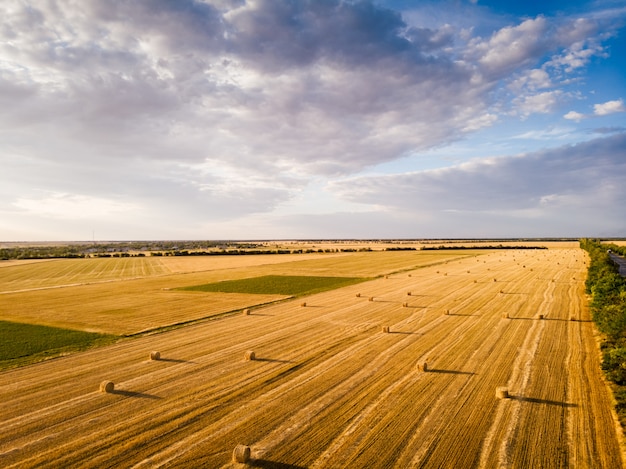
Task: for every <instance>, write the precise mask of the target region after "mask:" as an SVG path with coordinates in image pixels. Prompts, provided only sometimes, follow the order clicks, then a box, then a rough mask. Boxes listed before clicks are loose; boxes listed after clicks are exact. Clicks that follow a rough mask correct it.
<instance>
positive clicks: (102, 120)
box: [0, 0, 617, 229]
mask: <svg viewBox="0 0 626 469" xmlns="http://www.w3.org/2000/svg"><path fill="white" fill-rule="evenodd" d="M464 8H465V10H463V11H464V12H470V10H471V12H473V13H471V14H472V15H474V16H472V17H471V20H472V21H470V23H472V22H474V19H476V20H477V21H478V20H480V18H477V17H476V15H479V14H481V13H480V12H485V11H486V9H484V8H482V7H480V8H478V7H474V6H467V5H466V6H465V7H464ZM436 9H438V10H439V11H441V10H442V9H441V8H440V7H439V6H437V7H436ZM444 13H445V12H443V13H441V14H442V15H443V14H444ZM0 15H2V18H3V22H2V26H1V27H0V142H2V143H1V145H2V146H1V148H0V150H1V151H0V165H1V166H2V168H3V171H2V173H3V174H2V176H1V177H2V184H0V195H1V197H0V210H8V211H10V212H11V213H13V212H15V211H20V213H22V214H29V216H33V217H35V216H41V217H47V218H50V217H53V216H55V217H57V218H60V217H61V216H62V214H63V213H66V214H69V213H70V212H72V210H76V211H77V212H79V213H81V212H86V211H88V210H85V209H84V207H89V206H93V207H100V208H99V210H100V211H101V212H103V213H107V214H109V215H110V219H113V218H114V217H115V216H116V215H119V216H122V215H129V214H131V213H135V212H134V210H135V208H136V207H141V208H142V210H141V215H138V216H137V220H141V223H144V224H153V225H154V226H157V225H158V223H159V222H160V223H162V219H164V218H168V217H169V218H170V219H172V220H174V222H173V223H172V224H177V225H181V226H182V224H184V223H187V224H189V225H193V227H194V229H195V227H201V226H206V225H207V220H210V222H211V223H224V224H225V225H228V222H229V221H230V220H233V219H236V218H238V217H246V216H251V215H256V216H259V217H265V216H268V214H270V213H271V212H272V211H274V210H277V209H279V208H280V207H283V206H285V204H289V203H290V201H293V200H294V198H297V196H298V195H299V194H300V193H301V192H302V191H303V190H305V189H306V188H307V186H309V185H311V184H312V181H315V182H316V183H317V184H319V180H320V179H321V180H327V179H330V180H332V179H334V178H347V177H349V176H350V175H352V174H357V173H359V172H361V171H363V170H365V169H367V168H372V167H376V166H378V165H382V164H386V163H389V162H392V161H396V160H401V159H402V158H406V157H411V158H415V159H416V160H419V158H420V156H419V155H420V154H421V153H423V152H426V151H427V150H430V149H434V148H442V147H445V146H446V145H448V144H450V143H451V142H455V141H458V140H461V139H464V138H466V137H467V136H469V135H471V134H472V133H474V132H477V131H479V130H481V129H486V128H488V127H491V126H494V125H495V124H496V123H497V122H502V121H503V120H504V119H508V118H510V117H512V116H513V117H515V116H521V117H523V118H527V117H529V116H530V115H531V114H534V113H549V112H553V111H554V109H557V108H558V106H559V105H560V104H561V102H562V101H563V100H564V99H566V98H568V97H569V95H568V94H567V92H566V91H565V90H563V89H562V88H561V85H562V83H563V82H564V80H566V79H567V78H569V77H570V74H573V73H577V72H579V71H580V70H581V69H582V68H583V67H584V66H585V65H586V64H587V63H588V61H589V60H590V59H591V57H594V56H598V55H602V54H604V50H603V48H602V45H601V43H602V39H603V38H605V37H606V34H610V31H611V28H615V26H612V25H611V24H610V23H608V20H607V19H593V18H590V19H586V20H578V19H577V18H571V17H567V16H562V17H558V18H545V17H543V16H539V17H537V18H531V19H524V20H521V21H517V22H515V21H513V20H511V22H510V24H504V23H503V21H504V20H503V19H502V18H500V17H497V18H496V15H495V14H492V15H491V16H489V18H488V20H484V24H483V25H482V26H481V27H480V28H478V27H477V28H476V30H473V29H471V28H468V27H465V26H470V25H468V24H467V21H468V20H467V18H466V23H464V24H463V25H461V26H459V25H458V24H456V23H450V22H448V23H446V22H445V21H438V22H432V21H430V17H427V18H426V17H424V18H422V19H421V20H420V18H418V16H419V15H416V14H412V13H411V12H403V13H402V14H401V13H399V12H397V11H393V10H391V9H388V8H385V7H384V6H382V5H381V4H380V3H375V2H370V1H360V2H352V1H340V0H321V1H320V0H303V1H297V2H292V1H270V0H254V1H246V2H244V1H239V0H219V1H218V0H215V1H208V0H207V1H194V0H180V1H169V0H137V1H127V0H111V1H102V0H83V1H80V2H77V1H76V0H56V1H54V2H28V1H22V0H6V1H4V2H2V5H1V6H0ZM444 16H445V15H444ZM427 20H428V21H427ZM508 20H510V18H509V19H507V21H508ZM420 21H421V23H420ZM603 21H604V22H603ZM485 24H488V28H487V27H485ZM607 25H608V26H607ZM487 29H489V32H485V31H486V30H487ZM476 31H481V34H482V36H479V35H478V33H477V32H476ZM607 104H608V103H605V105H603V106H605V107H602V108H600V110H599V111H598V112H601V113H602V112H604V113H607V112H608V111H609V110H610V109H613V110H615V109H617V108H615V107H613V108H611V107H610V106H608V107H607ZM568 115H571V113H570V114H568ZM33 136H36V138H34V137H33ZM42 193H43V194H47V195H45V196H42V195H41V194H42ZM554 193H555V194H556V192H554ZM551 194H552V192H551ZM544 195H545V194H544ZM546 200H548V199H546ZM551 200H563V199H551ZM116 203H120V204H122V205H116ZM126 203H128V204H130V205H128V206H126V205H124V204H126ZM44 206H48V207H49V208H47V209H45V208H43V207H44ZM129 216H130V215H129ZM159 220H161V221H159ZM190 220H191V221H190ZM390 223H391V221H390ZM394 223H395V222H394ZM398 223H400V222H399V221H398ZM137 224H140V223H139V222H137ZM198 229H200V228H198Z"/></svg>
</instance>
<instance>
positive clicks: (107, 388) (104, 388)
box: [100, 381, 115, 392]
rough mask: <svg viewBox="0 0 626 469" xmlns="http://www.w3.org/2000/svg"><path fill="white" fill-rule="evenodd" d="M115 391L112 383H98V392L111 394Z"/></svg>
mask: <svg viewBox="0 0 626 469" xmlns="http://www.w3.org/2000/svg"><path fill="white" fill-rule="evenodd" d="M114 390H115V384H113V381H102V382H101V383H100V392H113V391H114Z"/></svg>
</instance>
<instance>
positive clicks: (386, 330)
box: [382, 326, 389, 334]
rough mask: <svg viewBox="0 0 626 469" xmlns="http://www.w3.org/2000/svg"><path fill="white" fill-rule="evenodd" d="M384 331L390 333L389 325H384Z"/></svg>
mask: <svg viewBox="0 0 626 469" xmlns="http://www.w3.org/2000/svg"><path fill="white" fill-rule="evenodd" d="M382 331H383V332H384V333H385V334H388V333H389V326H383V328H382Z"/></svg>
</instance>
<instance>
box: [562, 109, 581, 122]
mask: <svg viewBox="0 0 626 469" xmlns="http://www.w3.org/2000/svg"><path fill="white" fill-rule="evenodd" d="M563 117H564V118H565V119H568V120H572V121H576V122H580V121H581V120H583V119H585V118H586V117H587V116H585V114H581V113H580V112H576V111H569V112H568V113H567V114H565V115H564V116H563Z"/></svg>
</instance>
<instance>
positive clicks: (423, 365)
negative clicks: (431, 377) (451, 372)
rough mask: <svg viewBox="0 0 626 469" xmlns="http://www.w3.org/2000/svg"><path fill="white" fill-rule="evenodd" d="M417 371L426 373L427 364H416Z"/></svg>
mask: <svg viewBox="0 0 626 469" xmlns="http://www.w3.org/2000/svg"><path fill="white" fill-rule="evenodd" d="M417 371H423V372H427V371H428V364H427V363H426V362H423V363H418V364H417Z"/></svg>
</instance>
